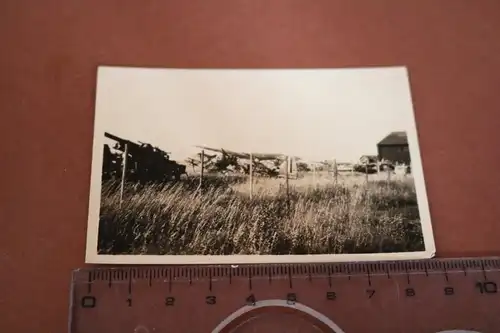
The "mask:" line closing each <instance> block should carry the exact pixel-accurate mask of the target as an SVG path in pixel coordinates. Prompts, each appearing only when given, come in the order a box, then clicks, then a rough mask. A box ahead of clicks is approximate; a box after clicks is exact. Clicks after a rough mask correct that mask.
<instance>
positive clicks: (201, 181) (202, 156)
mask: <svg viewBox="0 0 500 333" xmlns="http://www.w3.org/2000/svg"><path fill="white" fill-rule="evenodd" d="M200 161H201V162H200V163H201V172H200V183H199V185H198V189H197V190H201V186H202V185H203V173H204V172H205V150H204V149H202V150H201V154H200Z"/></svg>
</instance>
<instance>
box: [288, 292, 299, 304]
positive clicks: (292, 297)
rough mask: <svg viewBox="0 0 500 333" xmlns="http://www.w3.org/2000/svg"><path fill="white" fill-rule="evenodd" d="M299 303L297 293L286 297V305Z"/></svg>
mask: <svg viewBox="0 0 500 333" xmlns="http://www.w3.org/2000/svg"><path fill="white" fill-rule="evenodd" d="M295 302H297V295H295V293H289V294H287V295H286V304H288V305H294V304H295Z"/></svg>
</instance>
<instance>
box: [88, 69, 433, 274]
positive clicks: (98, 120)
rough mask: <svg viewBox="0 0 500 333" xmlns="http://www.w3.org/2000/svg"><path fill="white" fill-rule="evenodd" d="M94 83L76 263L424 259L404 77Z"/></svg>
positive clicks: (425, 223) (368, 74)
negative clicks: (82, 245) (82, 259)
mask: <svg viewBox="0 0 500 333" xmlns="http://www.w3.org/2000/svg"><path fill="white" fill-rule="evenodd" d="M97 74H98V75H97V89H96V90H97V94H96V108H95V122H94V141H93V142H94V144H93V153H92V155H93V159H92V175H91V187H90V201H89V220H88V230H87V253H86V262H88V263H114V264H244V263H284V262H286V263H304V262H335V261H358V260H363V261H364V260H368V261H369V260H397V259H423V258H430V257H432V256H434V253H435V246H434V238H433V234H432V226H431V219H430V213H429V207H428V202H427V196H426V187H425V182H424V173H423V168H422V164H421V157H420V150H419V145H418V136H417V124H416V123H415V116H414V110H413V105H412V98H411V91H410V81H409V76H408V72H407V70H406V68H405V67H385V68H382V67H381V68H352V69H351V68H349V69H314V70H312V69H293V70H292V69H272V70H271V69H259V70H253V69H252V70H250V69H220V70H219V69H155V68H126V67H100V68H99V69H98V73H97Z"/></svg>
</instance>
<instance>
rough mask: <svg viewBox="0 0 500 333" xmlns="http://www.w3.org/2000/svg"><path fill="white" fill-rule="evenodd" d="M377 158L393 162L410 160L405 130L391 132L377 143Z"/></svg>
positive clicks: (407, 161) (407, 163)
mask: <svg viewBox="0 0 500 333" xmlns="http://www.w3.org/2000/svg"><path fill="white" fill-rule="evenodd" d="M377 150H378V158H379V159H380V160H383V159H384V160H388V161H391V162H393V163H405V164H406V165H409V164H410V162H411V157H410V149H409V147H408V137H407V135H406V132H392V133H390V134H389V135H387V136H386V137H385V138H384V139H382V141H380V142H379V143H378V144H377Z"/></svg>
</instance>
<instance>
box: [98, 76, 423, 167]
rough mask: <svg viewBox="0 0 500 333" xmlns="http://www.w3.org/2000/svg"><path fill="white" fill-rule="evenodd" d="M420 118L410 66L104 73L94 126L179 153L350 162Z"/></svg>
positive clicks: (410, 127)
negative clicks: (219, 151) (207, 150)
mask: <svg viewBox="0 0 500 333" xmlns="http://www.w3.org/2000/svg"><path fill="white" fill-rule="evenodd" d="M414 126H415V125H414V118H413V107H412V103H411V96H410V90H409V82H408V76H407V71H406V69H405V68H404V67H386V68H371V69H318V70H309V69H308V70H305V69H299V70H281V69H280V70H249V69H244V70H216V69H205V70H195V69H140V68H125V67H100V69H99V72H98V86H97V103H96V124H95V135H96V136H99V137H101V138H102V137H103V136H104V133H103V132H104V131H108V132H111V133H112V134H115V135H117V136H120V137H123V138H126V139H129V140H132V141H142V142H148V143H151V144H153V145H154V146H158V147H160V148H161V149H163V150H165V151H168V152H171V153H172V155H171V159H175V160H178V161H183V160H184V159H185V158H186V157H188V156H192V155H193V154H195V153H197V152H199V151H200V150H199V149H197V148H195V147H193V146H195V145H206V146H209V147H214V148H226V149H229V150H235V151H242V152H250V151H252V152H255V153H283V154H289V155H294V156H300V157H303V158H304V159H308V160H314V161H318V160H325V159H333V158H336V159H337V161H340V162H342V161H354V160H358V159H359V157H361V155H365V154H367V155H372V154H373V155H376V154H377V146H376V144H377V143H378V142H379V141H380V140H382V139H383V138H384V137H385V136H386V135H387V134H389V133H390V132H393V131H414V130H415V129H414ZM100 140H103V139H100ZM410 143H411V142H410ZM410 148H411V146H410Z"/></svg>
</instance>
